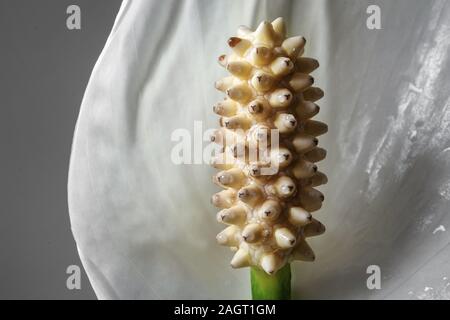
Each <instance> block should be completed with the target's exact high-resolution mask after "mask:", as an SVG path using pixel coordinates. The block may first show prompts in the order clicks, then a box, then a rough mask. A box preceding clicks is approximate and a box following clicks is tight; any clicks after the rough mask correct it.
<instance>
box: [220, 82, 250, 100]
mask: <svg viewBox="0 0 450 320" xmlns="http://www.w3.org/2000/svg"><path fill="white" fill-rule="evenodd" d="M226 93H227V95H228V97H230V98H231V99H233V100H234V101H237V102H239V103H246V102H247V101H248V100H250V99H251V97H252V90H251V89H250V87H249V86H248V85H247V84H244V83H240V84H236V85H234V86H231V87H229V88H228V89H227V91H226Z"/></svg>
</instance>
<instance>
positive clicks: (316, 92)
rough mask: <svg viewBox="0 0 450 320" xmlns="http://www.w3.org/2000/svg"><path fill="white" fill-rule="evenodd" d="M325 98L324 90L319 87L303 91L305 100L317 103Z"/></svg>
mask: <svg viewBox="0 0 450 320" xmlns="http://www.w3.org/2000/svg"><path fill="white" fill-rule="evenodd" d="M323 96H324V93H323V91H322V89H320V88H317V87H309V88H308V89H306V90H305V91H303V99H305V100H307V101H312V102H315V101H317V100H319V99H322V98H323Z"/></svg>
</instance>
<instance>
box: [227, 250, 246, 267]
mask: <svg viewBox="0 0 450 320" xmlns="http://www.w3.org/2000/svg"><path fill="white" fill-rule="evenodd" d="M230 264H231V267H233V268H244V267H248V266H250V255H249V254H248V251H247V250H245V249H242V248H240V249H239V250H238V251H236V253H235V254H234V256H233V258H232V259H231V263H230Z"/></svg>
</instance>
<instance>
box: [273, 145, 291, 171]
mask: <svg viewBox="0 0 450 320" xmlns="http://www.w3.org/2000/svg"><path fill="white" fill-rule="evenodd" d="M270 159H271V161H272V164H276V165H277V166H278V167H280V168H285V167H287V166H288V165H289V164H290V163H291V162H292V159H293V156H292V153H291V151H289V149H287V148H283V147H281V148H278V149H272V150H271V151H270Z"/></svg>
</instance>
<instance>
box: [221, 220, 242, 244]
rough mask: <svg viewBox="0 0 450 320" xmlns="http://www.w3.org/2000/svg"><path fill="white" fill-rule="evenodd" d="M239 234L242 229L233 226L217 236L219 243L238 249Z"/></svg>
mask: <svg viewBox="0 0 450 320" xmlns="http://www.w3.org/2000/svg"><path fill="white" fill-rule="evenodd" d="M239 232H240V229H239V228H238V227H236V226H234V225H231V226H229V227H227V228H225V229H224V230H222V231H221V232H220V233H219V234H217V236H216V240H217V243H219V244H220V245H222V246H227V247H238V246H239Z"/></svg>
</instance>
